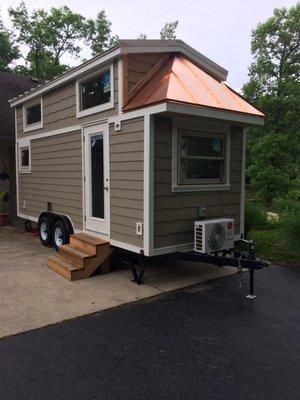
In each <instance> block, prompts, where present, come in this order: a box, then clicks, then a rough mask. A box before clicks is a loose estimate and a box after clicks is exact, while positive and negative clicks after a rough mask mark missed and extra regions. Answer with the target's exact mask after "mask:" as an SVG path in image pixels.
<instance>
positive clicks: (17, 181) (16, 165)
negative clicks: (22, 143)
mask: <svg viewBox="0 0 300 400" xmlns="http://www.w3.org/2000/svg"><path fill="white" fill-rule="evenodd" d="M14 111H15V168H16V172H15V176H16V201H17V215H19V213H20V210H19V208H20V204H19V151H18V142H17V135H18V119H17V109H16V108H15V110H14Z"/></svg>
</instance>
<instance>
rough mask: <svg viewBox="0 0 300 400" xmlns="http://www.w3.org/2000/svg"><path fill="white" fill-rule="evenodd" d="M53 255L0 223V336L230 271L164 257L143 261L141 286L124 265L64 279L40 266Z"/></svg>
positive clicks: (20, 231) (34, 240)
mask: <svg viewBox="0 0 300 400" xmlns="http://www.w3.org/2000/svg"><path fill="white" fill-rule="evenodd" d="M53 254H55V250H54V249H52V248H47V247H44V246H42V245H41V243H40V241H39V239H38V238H37V237H34V236H32V235H31V234H26V233H24V231H23V229H22V227H18V226H16V227H9V226H7V227H0V338H1V337H4V336H8V335H13V334H16V333H20V332H25V331H28V330H31V329H36V328H39V327H43V326H46V325H50V324H54V323H57V322H61V321H65V320H67V319H72V318H76V317H78V316H81V315H86V314H90V313H93V312H96V311H100V310H105V309H108V308H112V307H116V306H119V305H121V304H125V303H129V302H132V301H136V300H139V299H143V298H147V297H151V296H155V295H157V294H160V293H164V292H167V291H170V290H174V289H177V288H181V287H185V286H188V285H191V284H194V283H199V282H206V281H208V280H211V279H216V278H220V277H222V276H228V275H231V274H233V273H235V272H236V270H235V269H234V268H231V267H226V268H218V267H214V266H212V265H205V264H195V263H188V262H182V261H181V262H180V261H178V262H176V261H174V260H173V259H172V260H168V259H165V260H164V261H157V262H153V263H152V264H151V265H149V268H148V272H147V283H146V284H145V285H141V286H138V285H136V284H135V283H132V282H131V279H132V276H131V271H130V269H129V268H128V267H126V266H124V265H116V266H115V269H114V271H113V272H112V273H109V274H106V275H97V276H93V277H91V278H89V279H82V280H79V281H74V282H70V281H68V280H66V279H65V278H63V277H61V276H60V275H58V274H57V273H55V272H53V271H52V270H50V269H48V268H47V267H46V257H47V256H51V255H53Z"/></svg>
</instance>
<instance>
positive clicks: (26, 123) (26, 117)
mask: <svg viewBox="0 0 300 400" xmlns="http://www.w3.org/2000/svg"><path fill="white" fill-rule="evenodd" d="M23 127H24V132H29V131H34V130H36V129H42V128H43V98H40V99H38V100H34V101H32V102H30V103H29V104H24V105H23Z"/></svg>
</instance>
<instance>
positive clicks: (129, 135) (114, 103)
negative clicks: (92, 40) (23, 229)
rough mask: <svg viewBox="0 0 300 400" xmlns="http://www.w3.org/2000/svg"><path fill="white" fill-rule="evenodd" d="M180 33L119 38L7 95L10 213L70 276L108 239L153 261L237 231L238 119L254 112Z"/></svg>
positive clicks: (105, 252)
mask: <svg viewBox="0 0 300 400" xmlns="http://www.w3.org/2000/svg"><path fill="white" fill-rule="evenodd" d="M226 77H227V71H226V70H225V69H224V68H222V67H221V66H219V65H218V64H216V63H215V62H213V61H212V60H210V59H208V58H207V57H205V56H204V55H202V54H201V53H199V52H198V51H196V50H195V49H193V48H191V47H190V46H188V45H187V44H186V43H184V42H183V41H181V40H120V42H119V44H118V45H117V46H115V47H113V48H111V49H109V50H108V51H106V52H104V53H103V54H100V55H98V56H96V57H94V58H93V59H91V60H89V61H87V62H84V63H83V64H82V65H80V66H78V67H75V68H73V69H70V70H69V71H67V72H66V73H64V74H63V75H61V76H59V77H56V78H54V79H53V80H51V81H49V82H45V83H44V84H43V85H40V86H39V87H37V88H35V89H32V90H31V91H29V92H25V93H24V94H22V95H21V96H19V97H17V98H14V99H13V100H11V101H10V105H11V107H13V108H14V109H15V124H16V157H17V209H18V216H19V217H22V218H24V219H26V220H29V221H34V222H37V223H38V227H39V233H40V238H41V241H42V243H44V244H45V245H51V244H53V245H54V246H55V247H58V248H59V252H58V255H56V256H55V257H54V258H52V259H50V260H49V261H48V266H50V267H51V268H53V269H54V270H56V271H57V272H60V273H61V274H62V275H64V276H66V277H69V278H70V279H79V278H81V277H85V276H88V275H90V274H91V272H92V271H93V270H94V269H95V268H96V267H97V266H99V265H100V264H101V265H102V268H103V270H104V269H105V268H106V267H107V264H106V263H105V261H106V260H107V259H108V257H109V255H110V254H111V251H112V249H113V248H114V247H117V248H120V249H125V250H128V251H130V252H133V253H136V254H140V255H142V256H146V257H151V256H156V255H162V254H169V253H173V252H183V251H187V250H190V249H193V248H195V249H196V250H197V251H205V252H212V251H218V250H222V249H225V248H229V247H233V245H234V241H236V240H239V239H241V238H242V237H243V233H244V194H245V188H244V181H245V179H244V178H245V127H246V126H249V125H262V124H263V122H264V115H263V114H262V113H261V112H260V111H259V110H257V109H256V108H254V107H253V106H252V105H251V104H249V103H248V102H247V101H246V100H245V99H243V98H242V97H241V96H240V95H239V94H237V93H236V92H235V91H233V90H232V89H230V88H229V87H228V86H227V85H226V84H225V83H224V81H225V80H226Z"/></svg>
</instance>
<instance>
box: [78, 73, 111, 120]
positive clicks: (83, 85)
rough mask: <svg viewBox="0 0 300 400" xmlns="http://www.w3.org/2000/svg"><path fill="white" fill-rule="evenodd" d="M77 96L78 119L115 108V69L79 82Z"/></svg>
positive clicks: (95, 74)
mask: <svg viewBox="0 0 300 400" xmlns="http://www.w3.org/2000/svg"><path fill="white" fill-rule="evenodd" d="M76 96H77V117H78V118H80V117H84V116H86V115H90V114H94V113H98V112H101V111H104V110H108V109H110V108H113V107H114V99H113V67H112V66H111V67H107V68H105V69H103V70H102V71H99V72H97V73H94V74H92V75H90V76H89V77H87V78H83V79H81V80H79V81H77V82H76Z"/></svg>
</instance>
